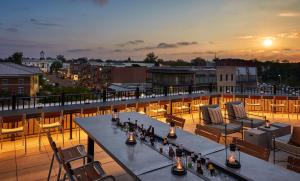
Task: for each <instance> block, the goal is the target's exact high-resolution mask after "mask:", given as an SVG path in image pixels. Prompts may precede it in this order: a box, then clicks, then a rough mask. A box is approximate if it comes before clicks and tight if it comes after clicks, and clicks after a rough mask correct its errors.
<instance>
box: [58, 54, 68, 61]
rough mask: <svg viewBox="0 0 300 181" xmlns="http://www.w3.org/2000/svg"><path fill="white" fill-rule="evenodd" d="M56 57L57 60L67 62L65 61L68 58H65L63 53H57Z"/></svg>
mask: <svg viewBox="0 0 300 181" xmlns="http://www.w3.org/2000/svg"><path fill="white" fill-rule="evenodd" d="M56 59H57V60H60V61H61V62H65V61H66V58H65V56H63V55H57V56H56Z"/></svg>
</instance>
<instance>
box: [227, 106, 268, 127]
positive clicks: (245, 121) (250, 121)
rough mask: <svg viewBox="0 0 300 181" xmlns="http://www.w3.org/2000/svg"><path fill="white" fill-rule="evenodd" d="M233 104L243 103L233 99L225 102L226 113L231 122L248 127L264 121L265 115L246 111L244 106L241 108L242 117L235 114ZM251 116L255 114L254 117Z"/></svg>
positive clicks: (259, 124) (260, 124) (262, 123)
mask: <svg viewBox="0 0 300 181" xmlns="http://www.w3.org/2000/svg"><path fill="white" fill-rule="evenodd" d="M235 105H243V103H242V102H241V101H233V102H227V103H226V104H225V106H226V110H227V114H228V119H229V121H230V122H231V123H237V124H242V125H243V127H248V128H257V127H259V126H262V125H264V124H265V123H266V117H265V116H259V115H255V114H249V113H246V111H245V107H244V106H243V109H242V110H241V111H243V113H242V114H244V116H242V117H239V116H237V114H236V111H235V110H234V106H235ZM250 116H251V117H250ZM252 116H255V117H256V118H253V117H252Z"/></svg>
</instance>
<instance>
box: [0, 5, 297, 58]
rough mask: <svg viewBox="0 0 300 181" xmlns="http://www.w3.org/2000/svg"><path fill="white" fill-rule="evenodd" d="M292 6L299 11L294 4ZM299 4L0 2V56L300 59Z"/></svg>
mask: <svg viewBox="0 0 300 181" xmlns="http://www.w3.org/2000/svg"><path fill="white" fill-rule="evenodd" d="M297 5H298V6H297ZM299 7H300V6H299V1H297V0H287V1H281V0H265V1H263V2H261V1H258V0H253V1H246V0H242V1H235V0H229V1H221V0H216V1H214V2H213V3H212V2H211V1H189V2H188V3H187V2H182V1H177V0H175V1H164V2H161V1H155V0H154V1H151V2H140V1H137V0H133V1H119V0H87V1H83V0H63V1H58V0H53V1H46V0H43V1H37V0H29V1H26V2H23V1H21V2H19V1H16V0H11V1H6V0H5V1H3V2H2V3H1V8H0V9H1V11H0V14H1V18H0V32H1V35H0V40H1V41H0V57H2V58H6V57H8V56H9V55H11V54H12V53H14V52H16V51H20V52H23V54H24V56H25V57H38V55H39V52H40V51H41V50H44V51H45V52H46V53H47V56H50V57H55V56H56V55H59V54H62V55H64V56H65V57H67V58H79V57H88V58H101V59H126V58H127V57H131V58H132V59H133V60H142V59H144V58H145V56H146V54H147V53H149V52H154V53H155V54H156V55H158V56H159V57H160V58H162V59H166V60H168V59H172V60H176V59H184V60H191V59H192V58H195V57H203V58H205V59H209V60H210V59H213V58H214V56H215V54H217V56H218V57H220V58H243V59H258V60H262V61H264V60H277V59H279V60H284V59H286V60H289V61H290V62H300V48H299V45H300V41H299V40H300V24H299V23H297V22H299V20H300V8H299Z"/></svg>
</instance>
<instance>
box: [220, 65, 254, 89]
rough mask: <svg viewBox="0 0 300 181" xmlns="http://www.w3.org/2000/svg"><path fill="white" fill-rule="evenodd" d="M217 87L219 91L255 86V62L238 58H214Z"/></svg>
mask: <svg viewBox="0 0 300 181" xmlns="http://www.w3.org/2000/svg"><path fill="white" fill-rule="evenodd" d="M215 62H216V70H217V71H216V73H217V75H216V76H217V87H218V90H219V91H220V92H231V91H234V89H236V88H237V89H241V87H242V88H244V89H248V88H249V89H251V88H256V87H257V69H256V63H255V62H251V61H244V60H239V59H221V60H216V61H215Z"/></svg>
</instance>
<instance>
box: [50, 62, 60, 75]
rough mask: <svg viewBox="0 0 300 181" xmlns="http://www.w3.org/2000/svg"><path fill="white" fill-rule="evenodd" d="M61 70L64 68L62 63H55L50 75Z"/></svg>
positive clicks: (52, 65)
mask: <svg viewBox="0 0 300 181" xmlns="http://www.w3.org/2000/svg"><path fill="white" fill-rule="evenodd" d="M60 68H62V63H61V62H60V61H54V62H53V63H52V64H51V66H50V73H53V72H55V73H57V71H58V69H60Z"/></svg>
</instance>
